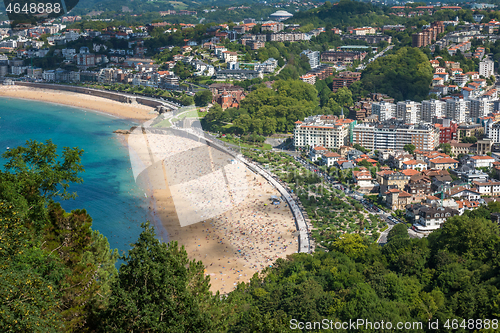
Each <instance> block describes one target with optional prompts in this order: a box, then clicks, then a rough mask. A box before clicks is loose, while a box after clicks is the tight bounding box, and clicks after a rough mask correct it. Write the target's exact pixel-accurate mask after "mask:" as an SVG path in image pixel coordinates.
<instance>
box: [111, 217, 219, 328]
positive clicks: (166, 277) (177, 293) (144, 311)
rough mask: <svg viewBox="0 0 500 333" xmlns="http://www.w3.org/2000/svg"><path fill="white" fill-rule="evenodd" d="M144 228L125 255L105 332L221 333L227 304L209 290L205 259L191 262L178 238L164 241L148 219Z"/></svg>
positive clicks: (114, 285) (113, 291) (112, 296)
mask: <svg viewBox="0 0 500 333" xmlns="http://www.w3.org/2000/svg"><path fill="white" fill-rule="evenodd" d="M143 228H144V230H143V232H142V233H141V235H140V236H139V239H138V240H137V242H135V243H134V244H133V248H132V249H131V250H130V251H129V252H128V254H127V255H126V256H124V257H122V260H123V261H124V264H123V265H122V266H121V267H120V271H119V274H118V280H117V281H116V283H114V284H113V286H112V295H111V298H110V302H109V307H108V310H107V311H106V312H105V313H104V314H103V319H102V323H101V328H102V330H105V331H116V330H119V331H123V332H132V331H139V332H145V331H155V332H167V331H168V332H220V331H222V330H223V327H224V320H223V317H222V311H223V310H224V309H225V306H224V302H223V301H222V300H221V298H220V296H219V295H212V293H211V292H210V291H209V287H210V277H208V276H205V274H204V269H205V267H204V266H203V263H202V262H200V261H195V260H192V261H190V260H189V259H188V256H187V253H186V251H185V250H184V247H181V248H179V247H178V245H177V242H171V243H168V244H166V243H162V242H160V241H159V240H158V239H157V238H156V237H155V236H156V235H155V232H154V230H153V227H151V226H150V225H149V223H146V224H143ZM225 315H227V313H226V314H225Z"/></svg>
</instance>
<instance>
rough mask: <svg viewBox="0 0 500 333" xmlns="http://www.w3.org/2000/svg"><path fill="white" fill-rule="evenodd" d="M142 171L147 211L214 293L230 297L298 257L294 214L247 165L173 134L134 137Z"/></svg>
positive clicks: (131, 139)
mask: <svg viewBox="0 0 500 333" xmlns="http://www.w3.org/2000/svg"><path fill="white" fill-rule="evenodd" d="M128 139H129V144H130V147H132V149H133V150H134V153H133V155H136V156H138V157H139V158H140V159H141V163H133V164H136V165H142V167H143V169H142V171H141V172H140V173H139V175H138V183H139V184H141V186H143V188H149V189H152V191H150V192H149V195H150V203H151V205H150V208H151V210H152V212H153V215H154V217H155V221H156V225H157V227H158V228H163V229H165V230H166V231H167V233H168V239H169V241H174V240H175V241H177V242H178V243H179V244H180V245H184V247H185V248H186V250H187V253H188V255H189V257H190V259H196V260H201V261H202V262H203V263H204V265H205V268H206V272H205V274H207V275H210V277H211V290H212V291H213V292H215V291H220V292H221V293H227V292H230V291H231V290H233V289H234V288H235V287H236V285H237V284H238V283H239V282H248V281H249V280H250V278H251V277H252V276H253V275H254V274H255V273H258V272H260V271H261V270H262V269H264V268H265V267H268V266H270V265H272V264H273V262H274V261H275V260H276V259H277V258H286V256H287V255H289V254H292V253H295V252H297V250H298V237H297V232H296V227H295V220H294V218H293V215H292V212H291V210H290V208H289V207H288V206H287V204H286V203H285V202H281V203H280V204H279V205H274V204H272V201H271V196H277V197H279V196H280V194H279V192H278V190H276V189H275V188H274V187H273V186H272V185H270V184H269V183H268V182H267V181H266V180H265V179H264V178H263V177H261V176H260V175H256V174H254V173H253V172H252V171H250V170H249V169H247V168H246V167H245V166H244V165H243V164H242V163H237V162H235V161H232V160H231V157H230V156H228V155H226V154H225V153H222V152H220V151H218V150H217V149H214V148H212V147H208V146H206V145H204V144H201V143H198V142H195V141H192V140H189V139H186V138H183V137H179V136H176V135H172V134H170V135H160V134H151V133H149V134H146V133H142V132H141V131H139V130H136V131H134V132H133V133H132V134H131V135H130V136H129V137H128Z"/></svg>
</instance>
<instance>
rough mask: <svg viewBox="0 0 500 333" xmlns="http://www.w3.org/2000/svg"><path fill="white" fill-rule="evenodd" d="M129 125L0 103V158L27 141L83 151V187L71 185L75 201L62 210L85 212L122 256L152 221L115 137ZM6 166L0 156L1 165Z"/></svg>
mask: <svg viewBox="0 0 500 333" xmlns="http://www.w3.org/2000/svg"><path fill="white" fill-rule="evenodd" d="M133 125H134V123H132V122H131V121H126V120H122V119H117V118H114V117H111V116H107V115H104V114H99V113H95V112H91V111H86V110H82V109H78V108H72V107H66V106H61V105H56V104H50V103H41V102H34V101H25V100H17V99H12V98H0V153H3V152H4V151H5V149H6V147H17V146H20V145H24V143H25V142H26V140H28V139H33V140H37V141H45V140H47V139H51V140H52V141H53V142H54V143H55V144H56V145H57V146H58V152H62V148H63V147H65V146H68V147H79V148H81V149H83V150H84V151H85V152H84V154H83V157H82V164H83V165H84V167H85V172H84V173H82V174H81V177H82V178H83V181H84V182H83V184H74V185H71V187H70V192H77V195H78V197H77V198H76V199H75V200H72V199H70V200H66V201H62V202H61V205H62V207H63V208H64V209H66V210H67V211H69V210H72V209H82V208H84V209H86V210H87V212H88V213H89V214H90V216H91V217H92V219H93V223H92V228H93V229H95V230H99V232H101V233H102V234H103V235H104V236H106V237H107V238H108V241H109V243H110V246H111V248H117V249H118V250H119V252H120V254H121V253H123V251H127V250H129V249H130V248H131V246H130V244H131V243H133V242H135V241H136V240H137V238H138V236H139V234H140V232H141V227H140V225H141V223H142V222H145V221H146V220H152V218H151V216H150V214H149V212H148V203H147V201H146V198H145V196H144V192H143V191H142V190H141V189H139V188H138V187H137V185H136V184H135V181H134V177H133V174H132V170H131V169H130V168H131V165H130V159H129V155H128V148H127V147H126V146H125V143H124V140H123V138H120V137H119V136H118V135H116V134H114V133H113V131H114V130H116V129H129V128H130V127H131V126H133ZM135 125H136V124H135ZM4 162H5V161H4V160H2V158H1V157H0V165H3V164H4Z"/></svg>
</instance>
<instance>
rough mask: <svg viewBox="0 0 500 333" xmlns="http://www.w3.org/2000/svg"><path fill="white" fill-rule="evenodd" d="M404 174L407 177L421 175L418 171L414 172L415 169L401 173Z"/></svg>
mask: <svg viewBox="0 0 500 333" xmlns="http://www.w3.org/2000/svg"><path fill="white" fill-rule="evenodd" d="M401 173H402V174H404V175H405V176H410V177H411V176H415V175H418V174H419V173H420V171H417V170H414V169H405V170H403V171H401Z"/></svg>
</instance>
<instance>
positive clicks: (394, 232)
mask: <svg viewBox="0 0 500 333" xmlns="http://www.w3.org/2000/svg"><path fill="white" fill-rule="evenodd" d="M397 238H400V239H409V238H410V236H409V235H408V228H407V227H406V226H405V225H404V224H402V223H398V224H396V225H395V226H394V227H393V228H392V229H391V231H389V234H388V235H387V241H388V242H390V241H391V240H393V239H397Z"/></svg>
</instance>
